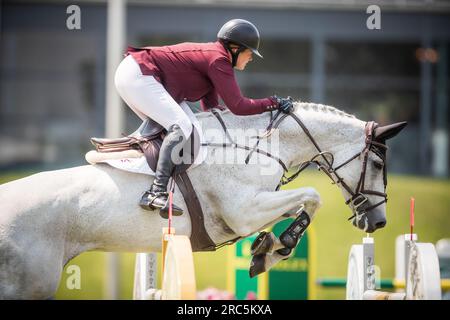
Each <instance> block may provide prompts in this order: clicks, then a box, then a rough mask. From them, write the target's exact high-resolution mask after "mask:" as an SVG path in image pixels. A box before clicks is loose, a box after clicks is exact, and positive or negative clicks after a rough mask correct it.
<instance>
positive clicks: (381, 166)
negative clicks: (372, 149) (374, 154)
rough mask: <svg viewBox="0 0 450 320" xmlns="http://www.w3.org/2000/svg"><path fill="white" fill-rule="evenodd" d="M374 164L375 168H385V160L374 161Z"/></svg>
mask: <svg viewBox="0 0 450 320" xmlns="http://www.w3.org/2000/svg"><path fill="white" fill-rule="evenodd" d="M373 166H374V167H375V168H377V169H378V170H381V169H383V162H379V161H373Z"/></svg>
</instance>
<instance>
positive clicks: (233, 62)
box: [226, 43, 247, 68]
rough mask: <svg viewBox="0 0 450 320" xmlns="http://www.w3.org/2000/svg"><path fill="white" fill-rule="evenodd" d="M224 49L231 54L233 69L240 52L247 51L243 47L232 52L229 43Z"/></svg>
mask: <svg viewBox="0 0 450 320" xmlns="http://www.w3.org/2000/svg"><path fill="white" fill-rule="evenodd" d="M226 48H227V50H228V51H229V52H230V53H231V64H232V66H233V68H234V67H235V66H236V63H237V59H238V56H239V54H240V53H241V52H242V51H244V50H245V49H247V48H246V47H244V46H240V47H239V48H238V49H237V50H236V52H233V50H232V49H231V46H230V44H229V43H227V44H226Z"/></svg>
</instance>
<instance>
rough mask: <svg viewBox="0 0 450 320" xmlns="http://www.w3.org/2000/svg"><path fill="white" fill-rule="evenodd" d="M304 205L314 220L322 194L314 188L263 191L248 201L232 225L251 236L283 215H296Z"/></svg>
mask: <svg viewBox="0 0 450 320" xmlns="http://www.w3.org/2000/svg"><path fill="white" fill-rule="evenodd" d="M302 206H303V207H304V210H305V211H306V212H307V213H308V215H309V218H310V220H312V219H313V216H314V214H315V212H316V210H317V209H318V208H319V207H320V196H319V194H318V193H317V191H316V190H315V189H314V188H310V187H305V188H298V189H293V190H281V191H273V192H267V191H266V192H261V193H259V194H257V195H256V196H255V197H254V198H253V199H251V200H250V201H248V202H247V205H246V206H244V208H242V211H241V213H240V214H239V215H238V216H236V219H234V220H235V221H230V227H232V229H233V230H234V231H235V232H236V233H238V234H239V235H240V236H244V237H245V236H249V235H251V234H252V233H254V232H255V231H258V230H262V229H264V228H265V227H267V226H269V225H271V224H273V223H274V222H277V220H280V218H282V217H283V216H291V217H293V216H295V215H296V213H298V210H299V208H300V207H302ZM242 213H244V214H242ZM231 224H233V225H231Z"/></svg>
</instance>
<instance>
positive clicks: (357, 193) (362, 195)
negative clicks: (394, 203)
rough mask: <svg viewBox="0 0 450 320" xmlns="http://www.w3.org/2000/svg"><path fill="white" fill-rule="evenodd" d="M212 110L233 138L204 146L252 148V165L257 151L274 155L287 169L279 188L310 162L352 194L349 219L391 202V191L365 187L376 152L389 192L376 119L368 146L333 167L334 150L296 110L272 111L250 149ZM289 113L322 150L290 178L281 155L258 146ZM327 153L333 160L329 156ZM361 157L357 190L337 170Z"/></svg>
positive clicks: (369, 125) (367, 130) (368, 134)
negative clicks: (322, 143)
mask: <svg viewBox="0 0 450 320" xmlns="http://www.w3.org/2000/svg"><path fill="white" fill-rule="evenodd" d="M211 112H212V113H213V114H214V116H216V118H217V119H218V120H219V122H220V124H221V126H222V128H223V130H224V131H225V135H226V137H227V139H228V140H230V142H229V143H227V142H225V143H203V144H202V145H205V146H212V147H224V148H225V147H233V148H240V149H245V150H248V151H250V153H249V154H248V156H247V158H246V160H245V163H246V164H248V162H249V160H250V157H251V156H252V154H253V152H257V153H260V154H263V155H265V156H267V157H270V158H272V159H274V160H276V161H277V162H278V163H279V164H280V165H281V167H282V168H283V171H284V172H283V176H282V177H281V180H280V182H279V184H278V186H277V187H276V189H275V190H279V189H280V187H281V186H283V185H285V184H287V183H289V182H291V181H293V180H295V179H296V178H297V177H298V176H299V175H300V173H301V172H302V171H303V170H305V169H306V168H307V167H308V166H309V165H310V164H312V163H314V164H316V165H317V168H318V169H319V170H320V171H323V172H325V173H326V174H327V176H328V177H329V178H330V179H331V180H332V181H333V182H332V184H337V185H339V184H340V185H342V187H343V188H344V189H345V190H346V191H347V192H348V193H349V194H350V198H348V199H347V200H346V201H345V204H346V205H349V206H350V208H351V209H352V211H353V212H354V214H353V215H352V216H351V217H350V218H349V219H348V220H352V219H354V218H356V221H358V220H359V219H360V218H361V217H362V216H363V215H364V214H366V213H367V212H369V211H371V210H373V209H375V208H376V207H378V206H380V205H382V204H383V203H385V202H387V194H386V193H385V192H378V191H373V190H367V189H365V186H364V185H365V177H366V171H367V162H368V157H369V152H370V151H372V152H374V153H375V154H376V155H377V156H379V157H380V158H381V159H382V160H383V183H384V191H386V186H387V174H386V173H387V171H386V150H387V146H386V145H385V144H383V143H380V142H378V141H375V140H374V137H375V129H376V128H377V127H378V124H377V123H375V122H373V121H370V122H367V123H366V126H365V136H366V137H365V146H364V148H363V150H361V151H360V152H358V153H357V154H355V155H354V156H353V157H350V158H349V159H348V160H346V161H345V162H343V163H341V164H340V165H338V166H336V167H333V163H334V156H333V154H332V153H331V152H328V151H322V150H321V148H320V147H319V145H318V144H317V142H316V141H315V139H314V137H313V136H312V135H311V133H310V132H309V130H308V128H307V127H306V126H305V124H304V123H303V122H302V121H301V120H300V118H299V117H298V116H297V115H295V114H294V113H293V112H290V113H284V114H283V115H282V116H281V117H280V115H281V113H282V112H281V111H280V110H278V111H277V113H276V114H275V116H273V113H272V112H271V117H270V122H269V125H268V126H267V128H266V131H265V133H264V134H263V135H261V136H258V137H257V141H256V144H255V145H254V147H253V148H250V147H248V146H242V145H239V144H237V143H235V142H234V141H233V139H232V138H231V136H230V135H229V133H228V130H227V127H226V125H225V123H224V121H223V119H222V117H221V116H220V114H219V113H218V112H217V111H216V110H214V109H212V110H211ZM288 116H290V117H291V118H293V119H294V120H295V122H297V124H298V125H299V126H300V127H301V128H302V130H303V132H304V133H305V134H306V136H307V137H308V138H309V140H310V141H311V142H312V144H313V145H314V147H315V148H316V150H317V151H318V153H317V154H316V155H314V157H312V158H311V160H309V161H305V162H303V163H301V164H300V165H299V166H298V169H297V171H296V172H295V173H294V174H292V175H291V176H289V177H288V176H287V173H288V171H289V169H288V167H287V166H286V164H285V163H284V162H283V161H282V160H281V159H280V158H278V157H276V156H274V155H272V154H270V153H268V152H266V151H264V150H260V149H259V148H258V145H259V141H260V140H261V139H262V138H267V137H269V136H270V135H271V134H272V132H273V131H274V130H275V129H277V128H278V127H279V126H280V124H281V123H282V122H283V121H284V120H285V119H286V118H287V117H288ZM327 156H328V157H329V158H330V159H327ZM359 156H363V162H362V168H361V173H360V177H359V181H358V184H357V186H356V188H355V190H352V189H351V188H350V187H349V186H348V185H347V183H345V181H344V178H341V177H340V175H339V174H338V173H337V171H338V170H339V169H341V168H342V167H344V166H345V165H347V164H349V163H350V162H351V161H353V160H354V159H356V158H358V157H359ZM319 158H322V159H323V160H324V162H325V163H323V162H321V161H320V160H319ZM333 176H334V177H335V178H334V177H333ZM367 195H375V196H379V197H382V198H383V199H382V200H381V201H379V202H378V203H376V204H373V205H370V204H369V199H368V198H367Z"/></svg>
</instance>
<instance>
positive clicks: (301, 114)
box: [199, 103, 365, 166]
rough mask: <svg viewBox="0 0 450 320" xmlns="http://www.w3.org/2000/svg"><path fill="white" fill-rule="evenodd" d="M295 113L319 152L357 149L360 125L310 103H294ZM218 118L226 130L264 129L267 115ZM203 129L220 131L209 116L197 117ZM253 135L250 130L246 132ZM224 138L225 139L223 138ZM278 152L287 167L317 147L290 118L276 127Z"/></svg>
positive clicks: (307, 157)
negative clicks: (277, 131) (318, 148)
mask: <svg viewBox="0 0 450 320" xmlns="http://www.w3.org/2000/svg"><path fill="white" fill-rule="evenodd" d="M295 105H296V109H295V114H296V115H297V117H298V118H300V120H301V121H302V122H303V123H304V124H305V126H306V127H307V129H308V130H309V132H310V133H311V135H312V136H313V138H314V140H315V142H316V143H317V144H318V146H319V147H320V148H321V150H322V151H328V152H331V153H333V154H338V153H340V154H341V156H342V154H343V157H346V156H347V153H348V154H349V153H352V152H354V151H355V150H357V149H358V148H360V147H361V146H360V145H362V143H363V140H364V124H365V123H364V122H363V121H361V120H358V119H356V118H355V117H353V116H350V115H347V114H345V113H344V112H342V111H340V110H337V109H335V108H332V107H328V106H323V105H320V104H314V103H296V104H295ZM222 119H223V120H224V122H225V124H226V126H227V128H228V129H230V131H232V130H235V129H241V130H242V129H244V130H246V129H257V130H259V133H261V131H262V130H265V129H266V128H267V126H268V124H269V122H270V114H269V113H263V114H259V115H254V116H245V117H236V116H235V115H233V114H232V113H230V112H224V113H222ZM199 120H200V122H201V123H202V126H203V128H206V129H220V130H222V127H221V125H220V124H219V122H218V121H217V119H216V118H215V117H214V116H213V115H209V116H208V115H206V114H204V115H202V116H200V119H199ZM249 133H250V134H254V131H249ZM272 138H273V137H272ZM224 139H225V136H224ZM278 149H279V150H273V149H272V150H271V153H272V154H273V155H274V156H277V157H279V158H280V159H281V160H282V161H283V162H284V163H286V164H287V165H288V166H293V165H298V164H299V163H301V162H304V161H308V160H310V159H311V157H313V156H315V155H316V154H317V153H318V150H317V148H316V147H315V146H314V144H313V143H312V141H311V140H310V139H309V138H308V137H307V135H306V134H305V133H304V131H303V130H302V129H301V128H300V126H299V125H298V124H297V122H295V121H294V119H293V118H291V117H286V118H285V120H283V121H282V122H281V124H280V126H279V148H278Z"/></svg>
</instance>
